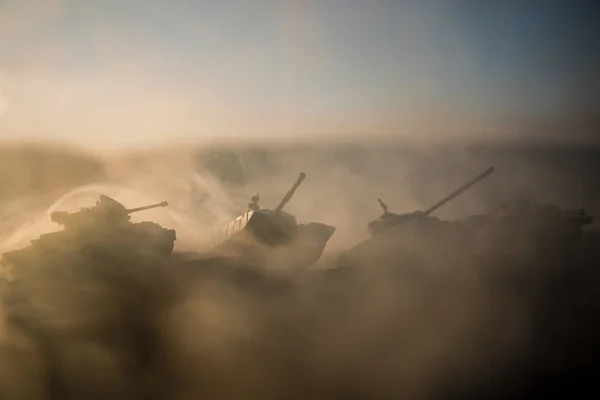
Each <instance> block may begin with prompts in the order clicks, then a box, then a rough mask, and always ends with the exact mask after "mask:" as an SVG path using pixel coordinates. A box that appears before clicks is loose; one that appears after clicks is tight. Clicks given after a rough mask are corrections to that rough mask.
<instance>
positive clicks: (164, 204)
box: [126, 201, 169, 214]
mask: <svg viewBox="0 0 600 400" xmlns="http://www.w3.org/2000/svg"><path fill="white" fill-rule="evenodd" d="M168 205H169V203H167V202H166V201H161V202H160V203H156V204H150V205H149V206H143V207H137V208H128V209H127V210H126V211H127V214H132V213H135V212H139V211H145V210H150V209H152V208H158V207H166V206H168Z"/></svg>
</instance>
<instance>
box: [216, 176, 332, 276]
mask: <svg viewBox="0 0 600 400" xmlns="http://www.w3.org/2000/svg"><path fill="white" fill-rule="evenodd" d="M305 178H306V174H305V173H303V172H301V173H300V174H299V175H298V178H297V179H296V181H295V182H294V184H293V185H292V187H291V188H290V189H289V190H288V192H287V193H286V194H285V196H284V197H283V198H282V199H281V201H280V202H279V204H278V205H277V207H275V208H274V209H272V210H270V209H261V208H260V207H259V205H258V201H259V195H258V194H256V195H254V196H253V197H252V198H251V201H250V203H249V204H248V211H247V212H245V213H243V214H242V215H240V216H239V217H237V218H236V219H235V220H233V221H232V222H230V223H229V224H228V225H227V226H225V227H224V228H223V229H221V230H220V231H218V232H217V234H216V235H214V237H213V241H212V243H211V249H212V251H216V252H224V253H228V254H237V255H242V256H250V257H254V258H258V259H260V260H261V261H264V259H265V258H269V256H270V255H273V254H275V253H276V252H280V251H282V252H283V255H282V257H285V258H287V259H288V260H295V262H294V264H296V265H302V266H308V265H312V264H314V263H315V262H317V261H318V259H319V258H320V257H321V254H322V253H323V250H324V248H325V245H326V244H327V241H328V240H329V239H330V238H331V236H332V235H333V233H334V232H335V227H333V226H330V225H326V224H323V223H320V222H310V223H308V224H298V223H297V220H296V217H295V216H293V215H291V214H289V213H287V212H285V211H283V208H284V207H285V205H286V204H287V203H288V202H289V201H290V200H291V198H292V197H293V196H294V194H295V193H296V191H297V189H298V187H299V186H300V185H301V184H302V182H303V181H304V179H305ZM282 249H283V250H282Z"/></svg>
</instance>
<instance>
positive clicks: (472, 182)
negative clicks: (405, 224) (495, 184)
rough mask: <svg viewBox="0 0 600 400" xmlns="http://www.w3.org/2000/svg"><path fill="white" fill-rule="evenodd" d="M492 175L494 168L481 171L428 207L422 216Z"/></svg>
mask: <svg viewBox="0 0 600 400" xmlns="http://www.w3.org/2000/svg"><path fill="white" fill-rule="evenodd" d="M492 173H494V167H489V168H488V169H486V170H485V171H483V172H482V173H480V174H479V175H477V176H476V177H475V178H473V179H471V180H470V181H468V182H467V183H465V184H464V185H462V186H461V187H459V188H458V189H456V190H455V191H454V192H452V193H450V194H449V195H448V196H446V197H444V198H443V199H442V200H440V201H438V202H437V203H435V204H434V205H432V206H431V207H429V208H428V209H427V210H425V211H423V215H424V216H427V215H429V214H431V213H432V212H434V211H435V210H437V209H438V208H440V207H441V206H443V205H444V204H446V203H448V202H449V201H450V200H452V199H454V198H455V197H456V196H458V195H460V194H461V193H463V192H465V191H466V190H467V189H469V188H470V187H471V186H473V185H475V184H476V183H477V182H479V181H481V180H482V179H484V178H485V177H487V176H488V175H491V174H492Z"/></svg>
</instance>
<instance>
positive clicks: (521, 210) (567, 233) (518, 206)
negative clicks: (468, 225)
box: [477, 198, 594, 253]
mask: <svg viewBox="0 0 600 400" xmlns="http://www.w3.org/2000/svg"><path fill="white" fill-rule="evenodd" d="M486 217H487V221H486V222H485V223H484V224H481V228H480V231H481V233H480V235H479V237H480V240H479V242H478V243H477V247H483V246H482V245H481V244H482V240H485V239H487V241H488V243H487V247H489V246H492V247H493V246H495V247H498V248H500V247H501V248H502V252H503V253H509V252H511V251H515V252H517V251H521V250H523V249H524V248H526V249H528V250H529V251H536V252H539V251H542V252H544V253H552V252H553V251H554V250H561V251H562V250H564V249H565V248H569V247H572V248H574V247H573V246H576V245H577V244H578V242H579V240H580V239H581V237H582V235H583V233H584V229H585V227H586V226H589V225H591V224H592V222H593V221H594V218H593V217H592V216H591V215H588V214H587V213H586V211H585V210H584V209H563V208H559V207H558V206H556V205H554V204H550V203H538V202H534V201H532V200H531V199H527V198H519V199H516V200H514V201H510V202H506V201H505V202H502V203H500V205H499V206H498V207H497V208H496V209H494V210H492V211H491V212H490V213H489V214H488V215H487V216H486ZM481 237H483V238H484V239H481Z"/></svg>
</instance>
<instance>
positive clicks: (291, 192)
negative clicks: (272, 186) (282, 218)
mask: <svg viewBox="0 0 600 400" xmlns="http://www.w3.org/2000/svg"><path fill="white" fill-rule="evenodd" d="M304 178H306V174H305V173H304V172H300V174H299V175H298V179H296V182H294V185H293V186H292V187H291V189H290V190H289V191H288V192H287V193H286V194H285V196H284V198H283V199H281V202H280V203H279V205H278V206H277V207H276V208H275V212H279V211H281V210H282V209H283V207H284V206H285V205H286V204H287V202H288V201H290V199H291V198H292V196H293V195H294V193H296V190H297V189H298V186H300V184H301V183H302V181H304Z"/></svg>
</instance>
